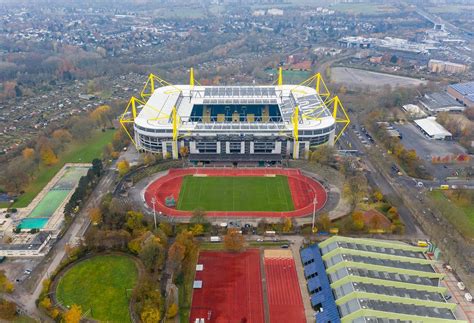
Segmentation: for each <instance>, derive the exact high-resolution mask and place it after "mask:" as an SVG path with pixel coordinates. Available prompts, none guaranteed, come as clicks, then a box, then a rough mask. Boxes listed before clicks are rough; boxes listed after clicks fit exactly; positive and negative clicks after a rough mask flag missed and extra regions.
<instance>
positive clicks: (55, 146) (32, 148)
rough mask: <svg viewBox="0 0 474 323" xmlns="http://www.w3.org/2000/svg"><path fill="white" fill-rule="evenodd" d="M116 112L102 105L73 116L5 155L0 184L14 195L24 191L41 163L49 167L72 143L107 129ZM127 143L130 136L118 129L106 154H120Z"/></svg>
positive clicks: (116, 109) (110, 155) (116, 110)
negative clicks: (85, 113) (87, 112)
mask: <svg viewBox="0 0 474 323" xmlns="http://www.w3.org/2000/svg"><path fill="white" fill-rule="evenodd" d="M117 114H118V106H116V107H115V108H112V107H111V106H108V105H103V106H99V107H98V108H96V109H95V110H94V111H92V112H91V113H90V114H89V115H83V116H75V117H72V118H71V119H69V120H68V121H67V122H66V123H65V124H64V125H63V126H62V127H59V128H58V127H51V128H49V129H47V130H45V132H43V133H42V134H41V135H40V136H38V138H36V139H34V140H32V141H31V142H30V143H28V144H27V145H26V146H24V147H22V148H21V149H19V151H17V152H16V153H12V154H11V156H3V157H2V159H3V160H2V163H5V167H3V169H2V170H0V185H1V186H2V187H3V189H4V190H5V191H7V192H9V193H11V194H12V195H17V194H21V193H23V190H24V189H25V187H27V186H28V184H29V183H30V182H31V181H32V180H33V179H34V178H35V175H36V174H37V172H38V169H39V168H40V167H41V166H43V167H50V166H53V165H55V164H57V163H58V162H59V161H60V155H61V153H63V152H64V151H65V150H66V149H67V148H68V147H69V146H70V145H74V144H80V143H81V142H83V141H85V140H87V139H89V138H90V137H91V136H92V134H93V132H94V131H95V130H96V129H102V130H103V131H105V129H107V128H113V119H114V118H115V116H116V115H117ZM127 143H128V138H127V135H126V134H125V133H124V131H122V130H118V131H117V132H116V133H115V135H114V138H113V141H112V143H111V144H110V145H108V146H107V147H106V149H105V150H104V156H105V157H107V158H109V157H117V156H118V152H117V151H118V150H120V149H121V148H122V147H123V146H124V145H125V144H127ZM7 158H9V159H7ZM85 162H90V161H85Z"/></svg>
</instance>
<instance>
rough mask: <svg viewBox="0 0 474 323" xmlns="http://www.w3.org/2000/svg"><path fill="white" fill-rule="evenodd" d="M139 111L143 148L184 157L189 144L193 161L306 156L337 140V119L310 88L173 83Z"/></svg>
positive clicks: (136, 126)
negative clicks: (319, 146) (316, 148)
mask: <svg viewBox="0 0 474 323" xmlns="http://www.w3.org/2000/svg"><path fill="white" fill-rule="evenodd" d="M296 107H298V111H299V113H298V118H297V120H298V122H297V128H296V130H297V135H298V141H295V140H294V130H295V111H296ZM174 111H175V113H176V115H177V116H178V119H179V135H178V136H177V142H176V141H173V138H176V131H177V130H176V129H177V128H178V127H177V125H176V118H174V119H173V117H172V115H173V113H174ZM137 114H138V115H137V116H136V118H135V120H134V137H135V138H134V140H135V143H136V145H137V148H138V149H141V150H144V151H150V152H153V153H160V154H163V156H165V157H169V156H170V157H172V158H178V154H179V151H180V149H181V147H183V146H184V147H187V148H188V150H189V153H190V154H189V160H190V161H191V162H213V161H219V162H221V161H230V162H233V163H237V162H247V161H249V162H279V161H281V160H283V158H285V157H292V158H304V157H305V156H307V153H308V152H309V149H310V147H311V146H318V145H321V144H329V145H333V144H334V140H335V127H336V122H335V118H334V117H333V115H332V114H331V112H330V111H329V110H328V108H327V107H326V105H325V103H324V100H322V99H321V97H320V96H319V95H318V93H317V92H316V90H315V89H314V88H310V87H306V86H295V85H280V86H190V85H170V86H164V87H160V88H157V89H155V91H154V92H153V94H152V95H151V96H150V98H149V100H148V102H147V103H146V104H145V105H144V106H141V107H139V109H138V113H137ZM173 120H175V121H174V122H175V124H173ZM173 127H174V128H173ZM173 129H175V130H174V131H175V133H174V132H173ZM173 136H174V137H173ZM295 142H296V143H297V144H298V146H297V147H294V144H295Z"/></svg>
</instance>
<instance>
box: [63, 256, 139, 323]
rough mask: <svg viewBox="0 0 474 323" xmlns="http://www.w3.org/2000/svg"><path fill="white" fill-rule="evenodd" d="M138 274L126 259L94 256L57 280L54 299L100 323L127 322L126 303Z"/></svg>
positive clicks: (128, 316) (133, 264) (122, 257)
mask: <svg viewBox="0 0 474 323" xmlns="http://www.w3.org/2000/svg"><path fill="white" fill-rule="evenodd" d="M137 276H138V270H137V267H136V266H135V263H134V261H133V260H132V259H130V258H129V257H126V256H118V255H106V256H96V257H93V258H90V259H87V260H84V261H83V262H80V263H78V264H77V265H75V266H74V267H72V268H71V269H70V270H69V271H67V272H66V273H65V275H64V276H63V277H62V278H61V280H60V282H59V284H58V288H57V291H56V293H57V294H56V295H57V298H58V300H59V301H60V302H61V303H62V304H64V305H72V304H77V305H80V306H81V308H82V311H83V313H85V312H86V311H89V310H90V315H88V316H90V317H92V318H94V319H96V320H99V321H104V322H107V321H108V322H130V313H129V311H128V303H129V301H130V295H131V289H132V288H133V287H134V286H135V283H136V281H137V278H138V277H137Z"/></svg>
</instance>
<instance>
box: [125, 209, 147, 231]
mask: <svg viewBox="0 0 474 323" xmlns="http://www.w3.org/2000/svg"><path fill="white" fill-rule="evenodd" d="M142 220H143V214H142V213H140V212H136V211H128V212H127V227H128V228H129V229H130V230H131V231H139V230H141V229H143V223H142Z"/></svg>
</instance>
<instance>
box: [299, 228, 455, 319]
mask: <svg viewBox="0 0 474 323" xmlns="http://www.w3.org/2000/svg"><path fill="white" fill-rule="evenodd" d="M425 252H426V248H420V247H417V246H412V245H409V244H405V243H402V242H398V241H383V240H375V239H359V238H347V237H341V236H333V237H331V238H329V239H327V240H325V241H323V242H321V243H319V244H318V245H313V246H310V247H308V248H305V249H303V250H302V251H301V259H302V262H303V265H304V266H305V276H306V278H307V280H308V291H309V292H310V294H311V300H312V305H313V306H314V307H315V309H316V310H318V309H319V308H318V307H317V306H315V305H316V304H318V305H321V304H322V303H321V302H322V301H321V300H325V301H327V300H328V299H329V300H330V299H331V296H332V298H333V299H334V302H335V304H336V305H337V312H338V315H339V318H338V319H339V320H340V321H342V322H346V321H347V322H356V323H371V322H373V323H389V322H397V323H402V322H417V321H420V322H421V321H423V322H424V321H426V322H431V321H433V322H434V321H436V322H438V321H439V322H453V321H456V317H455V315H454V312H453V310H454V309H455V307H456V304H455V303H448V302H446V300H445V298H444V296H443V294H444V293H445V292H446V288H445V287H441V286H440V280H441V279H442V278H443V277H444V275H443V274H439V273H436V272H435V271H434V269H433V267H432V266H431V264H432V261H431V260H429V259H426V257H425V256H424V253H425ZM321 266H323V267H324V271H325V274H322V271H321V270H322V269H321ZM314 273H317V275H315V274H314ZM325 280H327V281H328V282H329V284H330V285H329V287H328V286H327V283H326V284H324V281H325ZM328 290H329V291H328ZM322 305H323V309H324V311H322V312H321V313H317V314H316V320H317V322H318V323H319V322H322V323H327V322H329V321H331V322H334V319H329V318H328V317H327V316H326V314H327V313H326V310H327V308H325V304H322ZM325 313H326V314H325ZM457 322H458V321H457Z"/></svg>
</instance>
